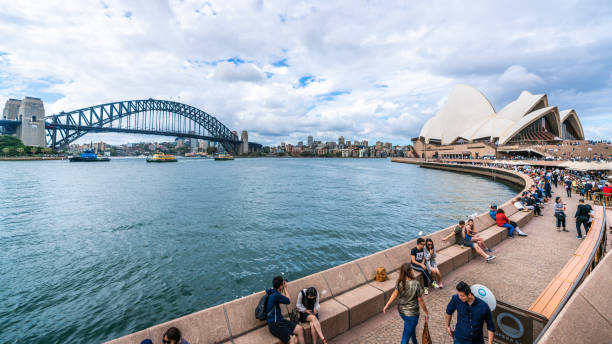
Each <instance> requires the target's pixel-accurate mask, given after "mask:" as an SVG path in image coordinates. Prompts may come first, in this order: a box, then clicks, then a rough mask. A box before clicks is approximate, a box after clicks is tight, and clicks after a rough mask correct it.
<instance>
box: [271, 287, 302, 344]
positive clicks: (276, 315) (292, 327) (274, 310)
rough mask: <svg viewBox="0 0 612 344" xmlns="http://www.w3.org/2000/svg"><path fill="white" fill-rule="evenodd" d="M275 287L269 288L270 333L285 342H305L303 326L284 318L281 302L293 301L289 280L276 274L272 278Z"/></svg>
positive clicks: (286, 343) (293, 343)
mask: <svg viewBox="0 0 612 344" xmlns="http://www.w3.org/2000/svg"><path fill="white" fill-rule="evenodd" d="M272 287H273V288H274V289H267V290H266V293H267V294H268V303H267V304H266V312H267V315H266V319H267V322H268V330H270V333H271V334H272V335H273V336H274V337H276V338H278V339H280V340H281V341H282V342H283V344H289V343H291V344H297V343H299V344H303V343H304V330H303V329H302V326H298V324H296V323H294V322H292V321H289V320H286V319H285V318H283V312H282V311H281V308H280V304H285V305H288V304H290V303H291V299H290V298H289V293H288V292H287V281H286V280H285V279H284V278H283V277H282V276H276V277H274V279H273V280H272Z"/></svg>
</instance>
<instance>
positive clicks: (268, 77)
mask: <svg viewBox="0 0 612 344" xmlns="http://www.w3.org/2000/svg"><path fill="white" fill-rule="evenodd" d="M264 73H265V74H266V79H270V78H271V77H273V76H274V73H270V72H264Z"/></svg>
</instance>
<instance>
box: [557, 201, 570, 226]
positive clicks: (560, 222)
mask: <svg viewBox="0 0 612 344" xmlns="http://www.w3.org/2000/svg"><path fill="white" fill-rule="evenodd" d="M565 217H566V215H565V204H563V201H562V200H561V197H559V196H557V198H555V218H557V232H561V227H563V231H564V232H569V231H568V230H567V229H566V228H565Z"/></svg>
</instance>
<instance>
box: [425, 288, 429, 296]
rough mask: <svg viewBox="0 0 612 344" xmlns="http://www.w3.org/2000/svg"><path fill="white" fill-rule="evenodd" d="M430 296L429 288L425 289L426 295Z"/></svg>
mask: <svg viewBox="0 0 612 344" xmlns="http://www.w3.org/2000/svg"><path fill="white" fill-rule="evenodd" d="M428 294H429V288H427V287H425V295H428Z"/></svg>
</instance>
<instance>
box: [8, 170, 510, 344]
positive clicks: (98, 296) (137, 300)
mask: <svg viewBox="0 0 612 344" xmlns="http://www.w3.org/2000/svg"><path fill="white" fill-rule="evenodd" d="M2 167H3V168H6V170H7V171H11V172H12V173H10V174H8V173H2V174H0V194H1V195H2V197H1V199H0V219H2V222H1V223H0V226H1V227H0V240H1V241H2V243H3V249H2V250H0V264H1V265H0V267H1V270H2V273H0V284H1V285H2V288H0V299H1V300H3V307H0V323H2V326H3V327H2V336H1V337H2V338H0V341H2V342H16V341H17V340H19V341H20V342H21V341H23V342H48V343H55V342H74V343H95V342H101V341H105V340H110V339H113V338H116V337H119V336H122V335H125V334H128V333H130V332H133V331H137V330H140V329H143V328H146V327H149V326H152V325H155V324H158V323H161V322H164V321H167V320H170V319H173V318H176V317H179V316H182V315H185V314H189V313H192V312H195V311H198V310H201V309H203V308H206V307H210V306H213V305H216V304H220V303H222V302H225V301H229V300H232V299H234V298H236V297H240V296H244V295H247V294H250V293H252V292H255V291H259V290H261V289H263V288H266V287H269V284H270V280H271V278H272V277H273V276H275V275H277V274H279V273H281V272H282V273H284V274H285V275H286V276H287V277H288V278H289V279H292V280H293V279H297V278H300V277H303V276H306V275H309V274H312V273H315V272H317V271H321V270H324V269H327V268H330V267H333V266H336V265H338V264H342V263H345V262H347V261H349V260H353V259H356V258H360V257H363V256H365V255H367V254H370V253H373V252H376V251H379V250H382V249H385V248H388V247H390V246H393V245H396V244H399V243H402V242H405V241H407V240H411V239H413V238H415V237H416V233H418V232H419V231H424V232H426V233H430V232H433V231H436V230H438V229H440V228H443V227H446V226H448V225H450V224H452V223H454V222H455V221H457V220H458V219H460V218H463V217H465V216H466V215H468V214H471V213H474V212H476V211H478V212H480V211H484V210H485V209H486V207H487V205H488V204H489V203H490V202H496V203H501V202H503V201H505V200H507V199H509V198H510V197H511V196H512V195H514V194H515V192H516V190H512V189H511V188H510V187H509V186H507V185H503V184H499V183H496V182H493V181H491V180H489V179H485V178H478V177H474V176H470V175H464V174H454V173H450V172H444V171H435V170H423V169H419V168H418V167H416V166H410V165H401V164H391V163H389V161H386V160H358V159H351V160H341V159H244V160H235V161H234V162H233V163H228V164H218V163H214V162H211V161H205V160H198V161H196V160H193V161H180V162H179V163H178V164H173V165H170V166H168V165H164V166H150V165H147V164H146V163H144V162H143V161H141V160H131V159H128V160H117V159H116V160H113V161H111V162H110V163H108V164H104V165H97V166H95V164H93V165H87V164H70V163H68V162H65V161H49V162H41V163H37V162H5V163H3V164H2Z"/></svg>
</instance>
